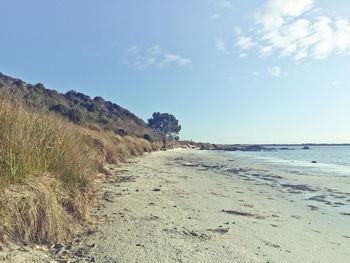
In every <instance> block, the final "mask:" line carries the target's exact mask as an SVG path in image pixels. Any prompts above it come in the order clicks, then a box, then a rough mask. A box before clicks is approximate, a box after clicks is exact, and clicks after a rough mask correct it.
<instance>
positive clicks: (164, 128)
mask: <svg viewBox="0 0 350 263" xmlns="http://www.w3.org/2000/svg"><path fill="white" fill-rule="evenodd" d="M148 127H150V128H152V129H154V130H156V131H158V132H160V133H161V134H163V135H164V136H165V137H166V136H168V137H170V136H175V135H177V134H179V132H180V130H181V125H179V121H178V120H177V119H176V118H175V116H174V115H172V114H169V113H160V112H155V113H153V115H152V118H150V119H148Z"/></svg>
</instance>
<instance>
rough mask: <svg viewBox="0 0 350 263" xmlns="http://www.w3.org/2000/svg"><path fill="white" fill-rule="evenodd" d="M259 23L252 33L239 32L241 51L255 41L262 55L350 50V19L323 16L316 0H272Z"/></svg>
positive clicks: (316, 54) (298, 56)
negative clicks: (247, 35)
mask: <svg viewBox="0 0 350 263" xmlns="http://www.w3.org/2000/svg"><path fill="white" fill-rule="evenodd" d="M255 23H256V25H257V27H256V28H254V30H253V31H252V32H250V33H251V36H249V37H243V36H242V35H243V32H239V34H238V40H237V44H238V43H239V44H238V46H240V48H241V50H247V49H249V48H251V47H252V46H253V45H249V43H252V44H256V46H257V47H258V49H259V53H260V55H261V56H262V57H264V56H269V55H272V54H274V53H277V54H278V55H279V56H280V57H286V56H290V57H293V59H294V60H296V61H300V60H303V59H305V58H308V57H309V58H314V59H324V58H327V57H328V56H330V55H332V54H344V53H345V54H349V53H350V25H349V20H348V19H345V18H340V17H334V18H332V17H329V16H325V15H322V10H320V9H319V8H316V7H315V1H314V0H268V1H266V3H265V4H264V5H263V6H262V7H261V8H259V9H258V11H257V12H256V14H255ZM248 39H249V41H248ZM245 44H246V45H245Z"/></svg>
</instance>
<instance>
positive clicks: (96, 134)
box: [83, 128, 161, 172]
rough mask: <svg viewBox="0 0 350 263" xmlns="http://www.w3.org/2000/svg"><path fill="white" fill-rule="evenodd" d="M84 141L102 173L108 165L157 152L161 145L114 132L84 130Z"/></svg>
mask: <svg viewBox="0 0 350 263" xmlns="http://www.w3.org/2000/svg"><path fill="white" fill-rule="evenodd" d="M83 134H84V141H85V143H86V144H87V145H88V147H89V149H90V154H91V155H92V156H91V159H93V160H95V165H96V167H98V169H99V171H100V172H103V171H104V169H103V167H104V165H105V164H106V163H110V164H118V163H120V162H124V161H126V160H127V159H128V158H129V157H131V156H139V155H142V154H144V153H145V152H151V151H157V150H159V149H160V148H161V143H158V142H156V143H150V142H149V141H147V140H145V139H141V138H136V137H131V136H119V135H117V134H115V133H114V132H112V131H97V130H91V129H86V128H84V130H83Z"/></svg>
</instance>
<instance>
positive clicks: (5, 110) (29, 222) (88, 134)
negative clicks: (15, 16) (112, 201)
mask: <svg viewBox="0 0 350 263" xmlns="http://www.w3.org/2000/svg"><path fill="white" fill-rule="evenodd" d="M21 105H23V103H21V102H20V101H17V100H16V99H13V98H11V97H8V95H6V94H0V124H1V125H0V241H1V237H5V236H7V237H8V238H11V239H13V240H18V239H20V240H24V241H29V242H35V243H53V242H58V241H65V240H69V239H70V238H72V237H73V236H74V234H75V233H76V232H77V231H78V230H79V229H80V227H81V226H82V225H83V224H84V223H85V222H91V220H90V218H89V208H90V207H91V205H92V203H93V201H94V199H95V196H96V190H95V189H96V187H95V186H94V179H95V174H96V169H95V168H97V170H99V171H100V172H104V171H105V170H104V166H105V164H107V163H112V164H118V163H120V162H124V161H126V160H127V159H128V158H129V157H132V156H138V155H142V154H143V153H145V152H151V151H157V150H160V149H161V148H162V143H160V142H155V143H150V142H149V141H147V140H145V139H142V138H136V137H131V136H123V137H122V136H119V135H117V134H115V133H114V132H112V131H104V130H101V129H100V128H99V127H97V126H94V125H86V126H85V127H83V126H79V125H75V124H72V123H70V122H68V121H65V120H63V119H60V118H59V117H57V116H56V115H52V114H49V113H44V112H35V111H33V110H28V109H26V108H24V107H23V106H21ZM179 146H181V147H186V146H187V143H181V142H169V143H168V144H167V147H168V148H173V147H179Z"/></svg>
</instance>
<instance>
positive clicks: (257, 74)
mask: <svg viewBox="0 0 350 263" xmlns="http://www.w3.org/2000/svg"><path fill="white" fill-rule="evenodd" d="M252 75H253V76H256V77H257V76H260V72H256V71H254V72H253V73H252Z"/></svg>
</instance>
